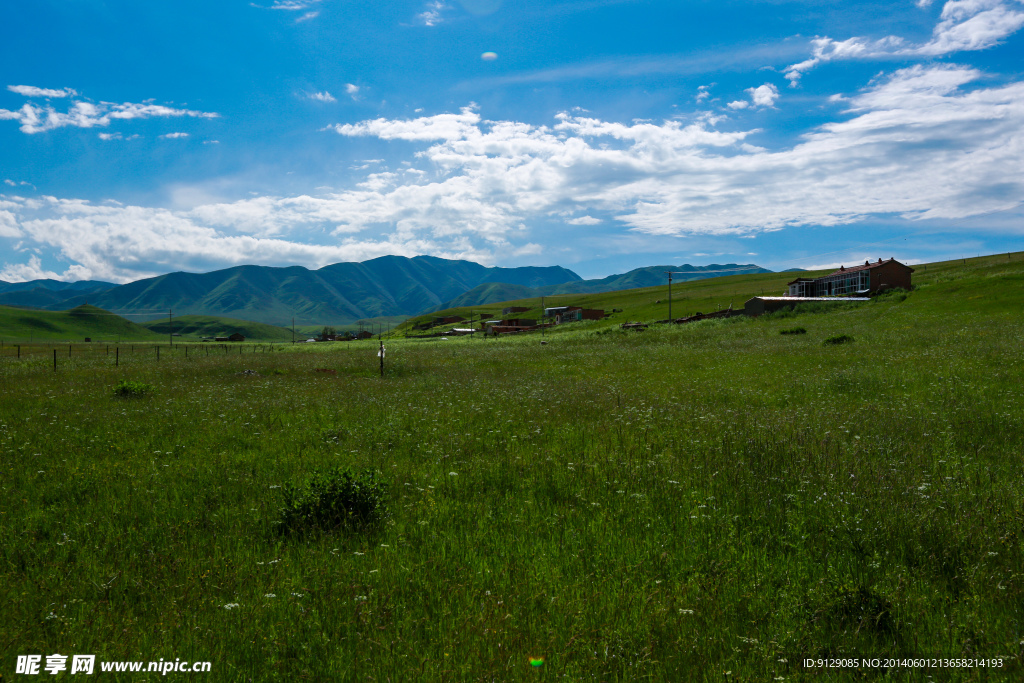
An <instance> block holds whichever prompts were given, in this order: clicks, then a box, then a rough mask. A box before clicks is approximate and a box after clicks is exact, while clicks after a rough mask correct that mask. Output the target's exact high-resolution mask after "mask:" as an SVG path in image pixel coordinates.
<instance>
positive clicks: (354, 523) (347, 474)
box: [277, 467, 390, 534]
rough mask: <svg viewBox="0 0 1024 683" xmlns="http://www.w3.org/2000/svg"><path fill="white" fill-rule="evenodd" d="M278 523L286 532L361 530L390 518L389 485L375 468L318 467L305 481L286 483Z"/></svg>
mask: <svg viewBox="0 0 1024 683" xmlns="http://www.w3.org/2000/svg"><path fill="white" fill-rule="evenodd" d="M282 493H283V494H284V507H282V508H281V519H280V520H278V522H277V524H278V527H279V529H280V530H281V531H282V532H283V533H286V534H290V533H303V532H306V531H312V530H320V531H328V532H329V531H334V530H335V529H338V528H342V529H345V530H350V531H359V530H362V529H366V528H368V527H371V526H373V525H375V524H378V523H380V522H383V521H384V520H386V519H387V518H388V517H389V516H390V513H389V511H388V503H387V486H386V485H385V483H384V482H383V481H381V480H380V479H379V478H378V476H377V473H376V472H374V471H373V470H361V471H358V472H353V471H352V470H350V469H342V468H340V467H335V468H334V469H331V470H328V471H326V472H320V471H315V472H313V473H312V474H311V475H310V476H309V477H308V478H307V479H306V481H305V482H303V483H302V484H299V485H296V484H292V483H288V484H285V485H284V487H283V488H282Z"/></svg>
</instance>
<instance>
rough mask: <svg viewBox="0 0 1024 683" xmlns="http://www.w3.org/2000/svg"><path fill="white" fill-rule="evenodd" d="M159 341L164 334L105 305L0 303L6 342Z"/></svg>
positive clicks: (1, 328)
mask: <svg viewBox="0 0 1024 683" xmlns="http://www.w3.org/2000/svg"><path fill="white" fill-rule="evenodd" d="M86 337H91V338H92V339H94V340H101V339H102V340H104V341H111V342H114V341H117V340H118V339H120V340H121V341H157V340H159V339H160V335H158V334H155V333H154V332H152V331H150V330H149V329H147V328H145V327H143V326H142V325H137V324H135V323H133V322H129V321H128V320H126V319H125V318H122V317H121V316H118V315H114V314H113V313H109V312H107V311H104V310H103V309H101V308H97V307H95V306H90V305H88V304H83V305H82V306H77V307H75V308H72V309H71V310H68V311H40V310H37V309H27V308H14V307H11V306H0V338H3V340H4V343H5V344H11V343H18V342H32V341H76V342H81V341H83V340H84V339H85V338H86Z"/></svg>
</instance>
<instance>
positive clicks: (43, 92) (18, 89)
mask: <svg viewBox="0 0 1024 683" xmlns="http://www.w3.org/2000/svg"><path fill="white" fill-rule="evenodd" d="M7 89H8V90H10V91H11V92H15V93H18V94H19V95H24V96H25V97H74V96H75V95H77V94H78V93H77V92H75V91H74V90H72V89H71V88H64V89H63V90H51V89H50V88H37V87H35V86H34V85H9V86H7Z"/></svg>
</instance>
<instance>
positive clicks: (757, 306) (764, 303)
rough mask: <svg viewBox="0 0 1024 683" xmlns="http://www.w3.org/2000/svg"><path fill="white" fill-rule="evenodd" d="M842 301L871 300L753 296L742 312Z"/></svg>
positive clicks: (861, 298) (756, 313) (863, 298)
mask: <svg viewBox="0 0 1024 683" xmlns="http://www.w3.org/2000/svg"><path fill="white" fill-rule="evenodd" d="M844 301H871V299H870V298H868V297H866V296H755V297H754V298H753V299H748V300H747V302H746V303H745V304H744V305H743V312H744V313H746V314H747V315H749V316H752V317H755V318H756V317H757V316H759V315H764V314H765V313H773V312H775V311H781V310H782V309H784V308H793V307H794V306H796V305H797V304H805V303H811V302H822V303H842V302H844ZM705 317H709V316H705Z"/></svg>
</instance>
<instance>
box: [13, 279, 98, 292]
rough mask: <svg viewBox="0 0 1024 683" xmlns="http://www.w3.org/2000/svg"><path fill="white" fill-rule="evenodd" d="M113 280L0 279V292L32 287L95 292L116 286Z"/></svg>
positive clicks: (21, 290) (58, 290)
mask: <svg viewBox="0 0 1024 683" xmlns="http://www.w3.org/2000/svg"><path fill="white" fill-rule="evenodd" d="M116 286H117V285H115V284H114V283H113V282H100V281H99V280H79V281H78V282H61V281H60V280H29V281H27V282H4V281H3V280H0V293H4V292H23V291H28V290H32V289H46V290H49V291H51V292H63V291H68V290H70V291H73V292H95V291H101V290H105V289H111V288H112V287H116Z"/></svg>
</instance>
